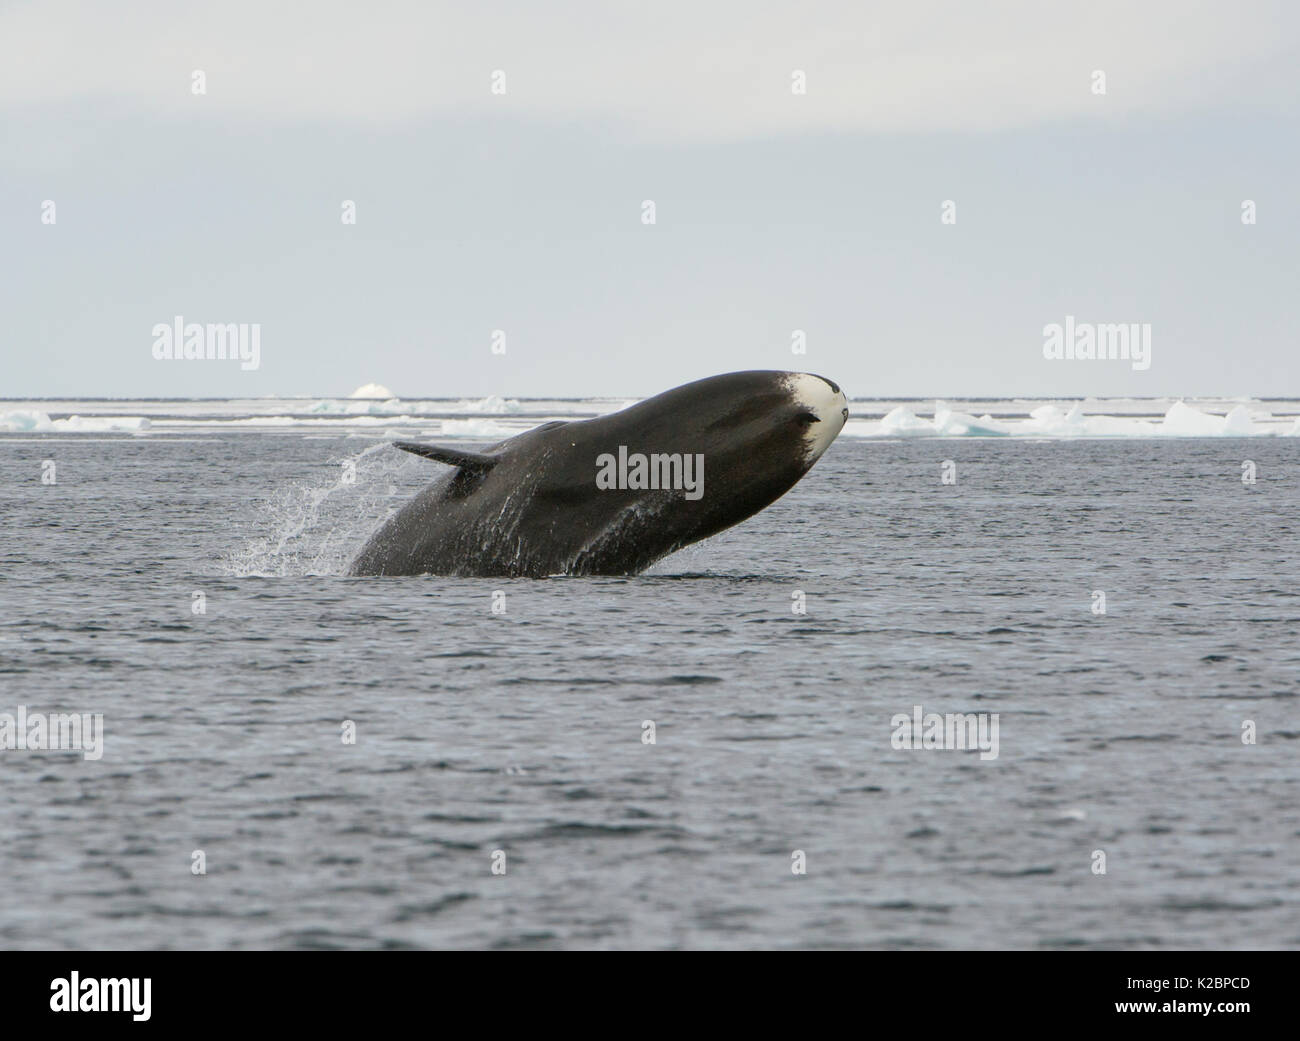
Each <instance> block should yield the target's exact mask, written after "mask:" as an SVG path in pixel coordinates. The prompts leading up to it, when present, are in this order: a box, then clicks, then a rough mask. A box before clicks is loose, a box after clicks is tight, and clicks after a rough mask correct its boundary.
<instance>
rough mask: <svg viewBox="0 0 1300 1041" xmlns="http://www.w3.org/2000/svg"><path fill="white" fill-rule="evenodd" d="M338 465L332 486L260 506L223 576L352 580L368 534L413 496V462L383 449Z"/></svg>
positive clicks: (245, 523) (298, 490)
mask: <svg viewBox="0 0 1300 1041" xmlns="http://www.w3.org/2000/svg"><path fill="white" fill-rule="evenodd" d="M332 461H333V462H334V463H336V464H338V467H337V470H336V471H335V473H336V475H337V476H336V478H335V480H334V481H333V482H332V483H330V484H327V485H310V484H297V485H291V486H290V487H288V488H284V489H282V490H280V491H278V492H276V493H275V494H274V495H273V496H272V497H271V498H269V499H266V500H263V501H260V502H258V503H255V504H254V512H253V515H252V516H251V517H249V518H243V519H242V522H241V527H242V528H244V529H246V530H247V531H248V534H247V535H246V536H245V537H244V538H242V539H241V540H240V541H239V542H237V543H236V545H235V547H234V549H232V550H231V551H230V553H229V554H227V555H226V556H225V557H224V558H222V559H221V560H220V561H219V566H220V569H221V572H222V573H223V574H226V575H229V576H231V577H235V578H246V577H265V578H283V577H287V576H294V575H342V574H344V572H345V571H346V570H347V565H348V563H349V562H350V561H351V559H352V557H353V555H354V554H355V553H356V552H357V550H358V549H359V548H360V546H361V543H362V542H363V540H364V539H365V538H366V536H367V535H369V534H370V533H371V532H372V531H373V530H374V529H375V528H376V527H378V526H379V524H380V523H381V522H382V521H383V520H384V519H385V518H386V517H387V516H388V515H390V514H391V513H392V512H393V511H394V510H395V509H396V508H397V506H398V505H399V504H400V502H401V501H403V500H404V499H405V497H406V496H407V495H408V494H409V489H407V488H404V487H403V482H400V481H399V480H398V473H399V471H401V470H402V469H403V468H404V467H406V465H407V463H408V458H407V457H405V456H403V455H402V454H401V453H399V452H393V451H391V450H390V449H389V445H388V444H387V443H383V444H377V445H371V446H370V447H369V448H367V449H365V450H364V451H362V452H359V453H357V454H356V455H352V456H345V457H343V458H340V459H335V460H332Z"/></svg>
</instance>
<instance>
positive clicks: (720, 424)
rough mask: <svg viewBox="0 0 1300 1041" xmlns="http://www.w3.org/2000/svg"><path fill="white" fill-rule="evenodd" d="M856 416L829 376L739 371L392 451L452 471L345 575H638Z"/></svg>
mask: <svg viewBox="0 0 1300 1041" xmlns="http://www.w3.org/2000/svg"><path fill="white" fill-rule="evenodd" d="M848 416H849V410H848V402H847V401H846V400H845V397H844V394H843V392H842V391H841V390H840V388H839V387H838V386H837V385H836V384H835V383H833V382H831V381H830V380H828V379H826V378H825V377H823V376H814V375H811V374H808V373H798V372H769V371H754V372H733V373H728V374H726V375H722V376H711V377H709V378H708V379H702V380H697V381H695V382H694V383H687V384H686V385H684V386H681V387H677V388H675V389H673V390H669V391H665V392H664V393H663V394H658V395H656V396H655V397H652V398H647V399H646V400H645V401H641V402H638V403H637V404H635V405H632V406H630V407H629V408H625V409H623V410H622V411H620V412H614V413H611V414H610V415H607V416H601V417H599V418H597V419H585V420H576V421H574V422H568V423H565V422H552V423H544V424H542V425H541V426H539V427H536V428H535V429H533V430H529V431H527V432H526V433H523V434H520V435H518V436H517V437H512V438H510V439H509V440H508V441H502V442H501V443H500V444H497V445H493V446H492V447H491V448H489V449H487V450H486V451H483V452H469V451H464V450H462V449H460V448H451V447H445V446H441V445H424V444H416V443H413V442H407V441H397V442H394V444H395V445H396V447H398V448H401V449H404V450H405V451H408V452H414V453H415V454H416V455H421V456H425V457H426V458H429V459H434V460H436V461H438V462H440V463H447V464H448V465H450V466H453V467H455V469H454V470H453V471H452V472H451V473H448V474H446V475H444V476H443V477H442V478H440V479H439V480H437V481H435V482H434V483H433V484H431V485H430V486H429V487H427V488H426V489H425V490H424V491H422V492H421V493H420V494H419V495H417V496H416V497H415V498H414V499H412V500H411V501H410V502H409V503H407V504H406V505H405V506H404V507H402V509H400V510H398V511H397V513H395V514H394V515H393V516H392V517H390V518H389V519H388V520H387V521H386V522H385V523H384V524H383V525H382V526H381V527H380V528H379V530H378V531H376V532H375V533H374V535H372V536H371V538H370V539H369V541H368V542H367V543H366V544H365V546H364V547H363V548H362V550H361V552H360V553H359V554H358V555H357V557H356V559H355V560H353V562H352V564H351V566H350V568H349V569H348V574H350V575H419V574H432V575H463V576H518V577H533V578H541V577H545V576H547V575H632V574H636V573H638V572H640V571H643V570H645V569H646V568H647V567H649V566H650V565H651V564H653V563H654V562H655V561H656V560H659V559H660V558H661V557H664V556H667V555H668V554H669V553H672V552H673V551H674V550H678V549H681V548H682V547H683V546H686V545H689V544H690V543H692V542H698V541H699V540H700V539H703V538H707V537H708V536H710V535H713V534H716V533H717V532H719V531H722V530H723V529H724V528H729V527H731V525H733V524H737V523H739V522H740V521H742V520H744V519H745V518H747V517H751V516H753V515H754V514H755V513H757V512H758V511H759V510H761V509H763V507H765V506H768V505H770V504H771V503H773V502H775V501H776V500H777V499H779V498H780V497H781V496H782V495H784V494H785V493H786V492H787V491H789V490H790V489H791V488H792V487H793V486H794V485H795V484H796V483H797V482H798V480H799V479H800V478H801V477H802V476H803V475H804V474H806V473H807V472H808V470H809V469H810V468H811V467H812V465H813V463H815V462H816V461H817V460H818V458H820V456H821V454H822V453H823V452H825V451H826V449H827V447H828V446H829V445H830V443H831V442H832V441H833V440H835V437H836V435H838V434H839V432H840V430H841V429H843V427H844V423H845V421H846V420H847V419H848Z"/></svg>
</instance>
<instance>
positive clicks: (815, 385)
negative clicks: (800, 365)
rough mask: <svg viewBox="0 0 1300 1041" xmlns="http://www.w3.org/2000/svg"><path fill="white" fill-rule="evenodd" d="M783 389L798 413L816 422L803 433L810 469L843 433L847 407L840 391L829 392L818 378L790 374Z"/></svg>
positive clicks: (799, 373) (803, 373)
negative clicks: (800, 411) (793, 401)
mask: <svg viewBox="0 0 1300 1041" xmlns="http://www.w3.org/2000/svg"><path fill="white" fill-rule="evenodd" d="M786 388H787V389H788V390H789V391H790V396H791V397H793V398H794V399H795V401H796V402H797V403H798V405H799V407H800V409H803V410H805V411H808V412H811V413H812V414H813V415H814V416H816V417H817V422H816V423H810V424H808V429H807V430H806V431H805V433H804V444H805V445H806V446H807V449H808V465H809V466H811V465H812V464H813V463H815V462H816V461H817V460H818V459H819V458H820V457H821V454H822V453H823V452H825V451H826V449H828V448H829V447H830V444H831V442H832V441H834V440H835V438H836V437H837V436H838V435H839V432H840V431H841V430H843V429H844V423H845V415H844V410H845V409H846V408H848V406H849V403H848V400H847V399H846V398H845V397H844V392H843V391H841V390H833V389H831V385H830V384H829V383H827V382H826V381H825V380H824V379H822V378H821V377H820V376H812V375H810V374H808V373H806V372H794V373H791V374H790V375H789V376H787V377H786Z"/></svg>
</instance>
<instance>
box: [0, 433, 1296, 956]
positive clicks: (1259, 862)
mask: <svg viewBox="0 0 1300 1041" xmlns="http://www.w3.org/2000/svg"><path fill="white" fill-rule="evenodd" d="M1296 451H1297V442H1295V441H1293V440H1289V439H1276V440H1263V441H1252V442H1250V443H1245V442H1238V441H1229V440H1176V441H1154V440H1151V441H1147V440H1129V441H1123V442H1100V441H1069V442H1059V441H1058V442H1035V441H1024V440H1021V441H1009V440H978V439H965V440H961V441H944V440H927V441H907V442H899V441H888V440H880V441H865V440H853V439H841V441H840V442H838V443H837V444H835V445H834V446H833V447H832V448H831V450H830V451H829V453H828V454H827V455H826V456H825V457H824V458H823V459H822V461H821V462H820V463H819V464H818V465H817V467H816V468H815V469H814V470H813V471H812V472H811V473H810V474H809V476H808V477H807V478H806V479H805V480H804V481H803V482H802V483H801V484H800V485H798V486H797V487H796V488H795V489H794V490H793V491H792V492H791V493H790V494H789V495H787V496H786V497H785V498H784V499H783V500H781V501H780V502H778V503H777V504H776V505H774V506H773V507H771V508H770V509H768V510H767V511H765V512H763V513H762V514H760V515H758V516H757V517H755V518H753V519H751V520H750V521H748V522H746V523H745V524H743V525H741V526H739V527H737V528H734V529H732V530H731V531H729V532H726V533H724V534H723V535H721V536H719V537H717V538H715V539H713V540H711V541H709V542H707V543H703V544H701V545H698V546H695V547H692V548H691V549H688V550H686V551H684V552H682V553H679V554H677V555H675V556H672V557H670V558H668V559H667V560H665V561H663V562H661V563H660V564H659V565H657V566H656V567H655V568H654V569H653V570H652V572H651V573H650V574H648V575H645V576H641V577H638V578H632V579H548V580H545V581H524V580H520V581H501V580H464V579H458V580H447V579H439V578H397V579H373V578H366V579H350V578H343V577H340V575H339V573H340V571H341V569H342V566H343V564H344V563H345V562H346V560H347V558H348V556H349V555H350V554H351V553H352V552H354V551H355V550H356V549H357V548H358V547H359V545H360V543H361V542H362V541H363V539H364V537H365V535H366V534H367V533H368V531H369V529H370V527H371V526H372V525H373V524H374V523H375V522H376V521H377V520H378V519H379V518H380V517H382V516H383V514H384V512H385V511H386V510H387V509H388V508H390V507H391V506H392V505H395V504H397V503H399V502H401V501H403V500H404V499H405V498H406V497H408V496H409V495H410V494H413V492H414V491H415V490H416V489H417V488H418V487H420V486H421V484H422V483H423V482H425V481H427V480H429V479H432V477H433V476H434V475H435V474H436V473H437V472H438V469H437V468H436V467H435V466H434V465H433V464H430V463H427V462H424V461H421V460H418V459H414V458H411V457H406V456H402V455H401V453H398V452H396V451H394V450H392V449H388V448H385V447H381V444H380V442H378V441H374V442H372V441H367V440H361V439H358V438H355V437H354V438H344V437H331V436H318V437H304V436H302V433H301V432H300V431H294V432H287V433H267V432H256V431H250V432H247V433H225V432H223V433H220V434H214V435H208V436H194V437H183V436H175V437H153V438H131V437H114V436H101V437H75V436H59V437H40V436H36V435H31V436H26V437H16V436H15V437H9V438H0V503H2V504H3V505H2V506H0V510H2V511H3V521H4V524H3V531H4V534H3V543H2V544H0V691H2V692H3V695H2V696H0V713H3V712H9V713H13V712H15V710H16V709H17V707H18V706H19V705H23V706H26V707H27V709H28V710H29V711H47V712H48V711H76V712H91V713H96V712H100V713H103V716H104V726H105V731H106V735H107V736H106V740H105V747H104V755H103V758H102V759H101V760H99V761H86V760H85V759H83V758H82V757H81V756H80V755H78V754H76V753H69V752H37V751H25V750H23V751H20V750H5V751H0V780H2V782H3V783H0V813H2V815H3V816H2V818H0V819H3V821H4V824H5V829H4V830H5V842H4V843H3V844H2V845H0V878H2V879H3V880H4V899H3V901H0V945H3V946H5V947H20V948H28V947H56V948H92V947H112V948H119V947H120V948H137V947H145V948H152V947H179V948H191V947H197V948H263V947H381V946H382V947H408V946H409V947H470V946H472V947H598V948H608V947H754V946H762V947H839V946H848V947H860V946H867V947H904V948H925V947H1029V948H1036V947H1124V948H1141V947H1196V948H1201V947H1213V948H1220V947H1227V948H1238V947H1278V946H1285V947H1294V946H1297V945H1300V870H1298V869H1297V859H1298V858H1300V740H1298V739H1300V711H1298V710H1300V701H1298V700H1297V694H1300V641H1298V640H1297V635H1298V633H1300V595H1298V592H1300V582H1298V581H1297V580H1298V579H1300V566H1297V562H1296V559H1297V558H1296V535H1297V528H1298V527H1300V512H1298V508H1300V462H1298V461H1297V459H1296ZM1245 458H1249V459H1251V460H1252V461H1254V463H1255V464H1256V466H1257V470H1258V479H1257V483H1255V484H1254V485H1253V486H1250V485H1245V484H1243V482H1242V480H1241V475H1242V462H1243V459H1245ZM46 459H52V460H54V461H55V463H56V465H57V483H56V484H54V485H43V484H42V483H41V480H40V475H41V464H42V461H43V460H46ZM945 459H950V460H952V461H953V462H954V463H955V464H956V472H957V483H956V485H953V486H945V485H943V484H941V482H940V475H941V464H942V462H943V461H944V460H945ZM348 460H352V461H353V462H354V464H355V466H356V472H357V479H356V481H355V483H351V484H349V483H345V482H344V481H343V480H342V479H341V477H340V474H341V473H342V464H343V463H344V462H345V461H348ZM497 590H501V591H503V592H504V595H505V608H506V610H505V613H504V614H493V613H492V603H493V594H494V592H495V591H497ZM1095 590H1100V591H1104V593H1105V596H1106V613H1105V614H1104V615H1097V614H1094V613H1093V610H1092V608H1093V604H1094V602H1095V601H1094V591H1095ZM796 591H802V592H803V593H804V595H805V597H806V605H807V610H806V614H803V615H798V614H795V613H794V612H793V610H792V604H793V603H794V600H793V599H792V596H793V594H794V593H795V592H796ZM196 592H200V593H202V594H203V597H204V601H205V605H206V613H204V614H201V615H199V614H195V613H193V610H192V604H193V602H194V601H193V597H194V594H195V593H196ZM918 704H919V705H922V706H923V707H924V710H925V711H937V712H964V711H971V712H990V713H992V712H996V713H998V717H999V722H1000V742H999V755H998V757H997V759H995V760H990V761H983V760H981V759H980V758H979V756H978V754H977V753H974V752H964V751H943V750H923V751H922V750H918V751H913V750H900V749H895V748H892V747H891V742H890V737H891V732H892V727H891V722H890V721H891V717H892V716H893V715H894V714H896V713H911V712H912V709H913V706H914V705H918ZM344 720H351V721H353V722H354V723H355V726H356V733H357V739H356V743H355V744H354V745H347V744H344V743H343V741H342V740H341V738H340V733H341V726H342V724H343V721H344ZM647 720H652V721H654V723H655V727H656V738H657V740H656V743H655V744H653V745H648V744H644V743H643V741H642V732H643V722H644V721H647ZM1245 721H1253V724H1254V730H1255V732H1256V734H1257V743H1255V744H1253V745H1250V744H1244V743H1243V741H1242V732H1243V724H1244V723H1245ZM196 850H202V851H203V852H204V854H205V856H206V865H207V873H206V875H203V876H198V875H194V874H192V873H191V863H192V856H193V854H194V851H196ZM496 850H502V851H504V853H505V862H506V873H505V874H504V875H494V874H493V873H492V870H491V868H492V861H493V853H494V851H496ZM796 850H802V851H803V852H804V854H805V856H806V861H807V873H806V874H805V875H795V874H793V873H792V871H791V857H792V853H793V851H796ZM1095 851H1101V852H1104V854H1105V858H1106V873H1105V874H1104V875H1103V874H1096V873H1094V871H1093V870H1092V869H1093V865H1094V864H1095V863H1096V857H1095Z"/></svg>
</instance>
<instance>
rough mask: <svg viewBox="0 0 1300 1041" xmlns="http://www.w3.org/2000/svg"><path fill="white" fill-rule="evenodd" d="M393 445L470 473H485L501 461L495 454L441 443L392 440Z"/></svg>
mask: <svg viewBox="0 0 1300 1041" xmlns="http://www.w3.org/2000/svg"><path fill="white" fill-rule="evenodd" d="M393 447H394V448H400V449H401V450H402V451H403V452H413V453H414V454H416V455H422V456H424V458H425V459H434V460H436V461H437V462H440V463H446V464H447V465H448V466H459V467H460V468H461V469H462V470H468V471H470V472H471V473H487V472H488V471H489V470H491V469H492V467H494V466H496V465H497V463H499V462H500V461H501V460H500V457H498V456H495V455H483V454H481V453H479V452H466V451H464V450H463V449H460V448H447V447H445V446H443V445H422V444H420V443H419V442H417V441H394V442H393Z"/></svg>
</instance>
